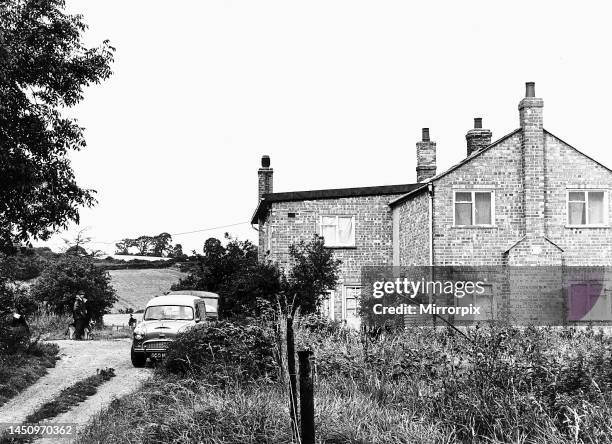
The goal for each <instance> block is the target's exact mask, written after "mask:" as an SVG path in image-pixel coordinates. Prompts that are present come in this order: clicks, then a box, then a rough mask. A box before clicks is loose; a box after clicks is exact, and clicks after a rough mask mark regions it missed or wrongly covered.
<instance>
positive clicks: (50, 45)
mask: <svg viewBox="0 0 612 444" xmlns="http://www.w3.org/2000/svg"><path fill="white" fill-rule="evenodd" d="M86 28H87V26H86V25H85V23H84V21H83V17H82V16H80V15H69V14H67V13H66V12H65V2H64V0H4V1H2V2H0V250H4V251H7V250H8V251H10V249H11V247H12V245H13V243H15V242H29V241H30V240H31V239H42V240H44V239H47V238H48V237H49V236H50V235H51V234H52V233H53V232H54V231H56V230H57V229H60V228H66V227H67V225H68V224H69V223H70V222H78V221H79V214H78V209H79V207H82V206H91V205H93V204H94V202H95V201H94V197H93V193H94V191H93V190H87V189H82V188H80V187H79V185H77V183H76V181H75V177H74V173H73V171H72V167H71V165H70V161H69V159H68V154H69V153H70V151H74V150H80V149H81V148H83V147H85V139H84V136H83V128H81V127H80V126H78V124H77V122H76V120H74V119H70V118H67V117H64V116H63V115H62V110H63V109H65V108H70V107H73V106H74V105H76V104H77V103H79V102H80V101H81V100H82V99H83V91H84V88H85V87H87V86H88V85H91V84H97V83H100V82H101V81H102V80H104V79H107V78H108V77H109V76H110V75H111V69H110V64H111V63H112V60H113V52H114V48H113V47H112V46H110V45H109V42H108V41H104V42H102V44H101V45H100V46H98V47H95V48H87V47H85V46H84V45H83V44H82V42H81V38H82V34H83V32H84V31H85V30H86Z"/></svg>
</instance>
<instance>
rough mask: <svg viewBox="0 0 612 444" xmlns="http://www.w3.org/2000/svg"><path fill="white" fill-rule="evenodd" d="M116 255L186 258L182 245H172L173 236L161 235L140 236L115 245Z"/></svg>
mask: <svg viewBox="0 0 612 444" xmlns="http://www.w3.org/2000/svg"><path fill="white" fill-rule="evenodd" d="M115 247H116V250H115V254H119V255H125V256H129V255H131V254H134V253H132V251H136V254H137V255H140V256H154V257H173V258H181V257H184V256H185V254H184V253H183V246H182V245H181V244H175V245H172V235H170V234H169V233H160V234H158V235H157V236H146V235H145V236H140V237H137V238H134V239H130V238H125V239H122V240H121V242H117V243H116V244H115Z"/></svg>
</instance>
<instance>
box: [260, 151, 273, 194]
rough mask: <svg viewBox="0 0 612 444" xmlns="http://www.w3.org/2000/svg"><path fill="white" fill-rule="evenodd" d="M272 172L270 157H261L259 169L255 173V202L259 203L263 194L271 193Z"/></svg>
mask: <svg viewBox="0 0 612 444" xmlns="http://www.w3.org/2000/svg"><path fill="white" fill-rule="evenodd" d="M273 174H274V170H273V169H272V168H270V156H262V157H261V168H260V169H259V170H258V171H257V178H258V183H257V200H258V201H260V200H261V199H262V198H263V195H264V194H269V193H272V192H273V191H272V189H273V188H272V175H273Z"/></svg>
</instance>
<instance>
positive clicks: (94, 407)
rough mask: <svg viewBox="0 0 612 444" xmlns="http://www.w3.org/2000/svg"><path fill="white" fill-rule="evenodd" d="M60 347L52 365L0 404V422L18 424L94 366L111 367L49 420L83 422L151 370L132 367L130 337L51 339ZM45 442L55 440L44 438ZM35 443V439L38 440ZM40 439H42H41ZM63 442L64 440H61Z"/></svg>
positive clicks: (100, 367)
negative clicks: (91, 389) (89, 391)
mask: <svg viewBox="0 0 612 444" xmlns="http://www.w3.org/2000/svg"><path fill="white" fill-rule="evenodd" d="M53 342H55V343H56V344H58V345H59V346H60V354H59V355H60V357H61V359H60V360H59V361H57V364H56V366H55V367H54V368H51V369H49V373H48V374H47V375H45V376H43V377H42V378H40V379H39V380H38V381H37V382H36V383H35V384H34V385H32V386H30V387H29V388H27V389H26V390H25V391H24V392H22V393H21V394H20V395H19V396H17V397H16V398H13V399H12V400H10V401H9V402H8V403H6V404H5V405H3V406H2V407H0V418H2V420H1V421H0V422H3V423H21V422H23V421H24V420H25V418H26V416H27V415H29V414H30V413H32V412H34V410H36V409H37V408H38V407H40V406H41V405H42V404H44V403H45V402H48V401H50V400H52V399H53V398H54V397H55V396H56V395H57V394H58V393H59V392H60V391H62V390H63V389H65V388H66V387H69V386H70V385H72V384H74V383H75V382H77V381H79V380H81V379H84V378H86V377H88V376H91V375H94V374H95V373H96V369H102V368H105V367H112V368H114V369H115V375H116V376H115V377H114V378H112V379H111V380H110V381H107V382H105V383H104V384H102V385H101V386H100V387H98V392H97V393H96V394H95V395H93V396H91V397H89V398H87V400H86V401H84V402H83V403H81V404H79V405H77V406H76V407H75V408H73V409H72V410H70V411H69V412H66V413H64V414H62V415H60V416H58V417H56V418H53V419H52V420H49V422H53V423H69V422H70V423H77V424H79V425H81V426H82V425H84V424H86V423H87V422H88V421H89V420H90V419H91V417H92V416H93V415H94V414H96V413H97V412H99V411H100V410H101V409H102V408H104V407H105V406H106V405H108V403H110V401H111V400H112V399H113V398H117V397H121V396H123V395H125V394H127V393H130V392H131V391H133V390H135V389H136V388H137V387H138V386H139V385H140V384H141V383H142V382H143V381H144V380H145V379H147V377H148V376H149V375H150V374H151V370H150V369H139V368H134V367H133V366H132V363H131V362H130V345H131V341H130V340H129V339H117V340H112V341H53ZM43 441H45V442H54V441H49V440H43ZM37 442H38V441H37ZM40 442H42V441H40ZM64 442H66V441H64Z"/></svg>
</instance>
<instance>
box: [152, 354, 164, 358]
mask: <svg viewBox="0 0 612 444" xmlns="http://www.w3.org/2000/svg"><path fill="white" fill-rule="evenodd" d="M165 357H166V354H165V353H151V358H152V359H164V358H165Z"/></svg>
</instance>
